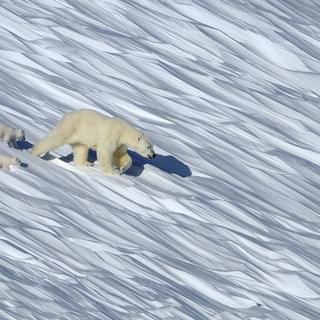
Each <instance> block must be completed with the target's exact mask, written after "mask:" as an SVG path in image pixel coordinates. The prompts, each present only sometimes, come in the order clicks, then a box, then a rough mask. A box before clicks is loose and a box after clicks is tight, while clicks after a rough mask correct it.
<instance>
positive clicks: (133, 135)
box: [126, 128, 156, 159]
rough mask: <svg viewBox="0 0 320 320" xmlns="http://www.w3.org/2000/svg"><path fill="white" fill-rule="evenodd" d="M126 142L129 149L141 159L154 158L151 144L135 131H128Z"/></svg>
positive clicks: (140, 133)
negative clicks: (141, 157)
mask: <svg viewBox="0 0 320 320" xmlns="http://www.w3.org/2000/svg"><path fill="white" fill-rule="evenodd" d="M126 142H127V143H126V144H127V146H128V147H129V148H130V149H133V150H134V151H136V152H137V153H139V154H140V155H141V156H143V157H148V158H149V159H153V158H154V157H155V156H156V154H155V152H154V149H153V145H152V143H151V142H150V141H149V140H148V139H147V137H146V136H145V135H144V134H143V133H142V132H140V131H139V130H137V129H134V128H131V130H129V132H128V135H127V141H126Z"/></svg>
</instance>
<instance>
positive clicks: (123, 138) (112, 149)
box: [32, 109, 155, 175]
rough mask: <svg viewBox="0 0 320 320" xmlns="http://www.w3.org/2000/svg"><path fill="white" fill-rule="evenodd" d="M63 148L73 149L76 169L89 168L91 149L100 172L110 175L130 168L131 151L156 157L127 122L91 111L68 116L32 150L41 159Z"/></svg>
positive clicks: (151, 148) (150, 147) (142, 138)
mask: <svg viewBox="0 0 320 320" xmlns="http://www.w3.org/2000/svg"><path fill="white" fill-rule="evenodd" d="M63 144H70V145H71V147H72V149H73V156H74V164H75V165H76V166H86V165H87V164H88V162H87V159H88V151H89V149H93V150H96V151H97V160H98V161H99V163H100V166H101V170H102V171H103V172H104V173H105V174H107V175H114V174H116V173H118V172H120V173H123V172H124V171H126V170H127V169H129V168H130V166H131V164H132V159H131V157H130V156H129V154H128V153H127V149H128V148H129V149H132V150H134V151H136V152H137V153H139V154H140V155H142V156H143V157H148V158H150V159H152V158H154V157H155V152H154V149H153V146H152V144H151V143H150V141H149V140H148V139H147V138H146V137H145V136H144V134H143V133H141V132H140V131H139V130H137V129H136V128H134V127H132V126H131V125H130V124H129V123H127V122H126V121H124V120H121V119H119V118H110V117H107V116H105V115H103V114H101V113H99V112H96V111H94V110H89V109H82V110H77V111H73V112H69V113H66V114H65V115H64V117H63V118H62V120H61V121H60V122H58V124H57V125H56V127H55V128H53V129H52V131H51V132H50V133H49V134H48V135H47V136H46V137H45V138H43V139H42V140H40V141H39V142H38V143H36V144H35V145H34V146H33V148H32V154H33V155H35V156H40V155H41V154H43V153H46V152H48V151H50V150H53V149H56V148H58V147H60V146H61V145H63ZM114 167H116V168H114Z"/></svg>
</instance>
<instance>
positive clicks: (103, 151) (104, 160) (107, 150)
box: [97, 144, 119, 176]
mask: <svg viewBox="0 0 320 320" xmlns="http://www.w3.org/2000/svg"><path fill="white" fill-rule="evenodd" d="M115 149H116V147H115V146H114V145H112V146H106V145H105V144H102V145H101V144H99V145H98V146H97V159H98V161H99V163H100V166H101V170H102V172H103V173H105V174H107V175H109V176H113V175H116V174H118V173H119V171H118V170H116V169H114V168H113V167H112V155H113V153H114V151H115Z"/></svg>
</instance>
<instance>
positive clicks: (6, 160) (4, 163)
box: [0, 154, 21, 171]
mask: <svg viewBox="0 0 320 320" xmlns="http://www.w3.org/2000/svg"><path fill="white" fill-rule="evenodd" d="M20 164H21V161H20V160H19V159H18V158H16V157H11V156H7V155H4V154H0V169H3V170H5V171H9V170H10V166H11V165H13V166H15V165H20Z"/></svg>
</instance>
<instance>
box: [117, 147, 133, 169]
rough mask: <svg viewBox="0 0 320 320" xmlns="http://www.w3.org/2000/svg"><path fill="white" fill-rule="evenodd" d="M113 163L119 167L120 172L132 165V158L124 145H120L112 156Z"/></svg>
mask: <svg viewBox="0 0 320 320" xmlns="http://www.w3.org/2000/svg"><path fill="white" fill-rule="evenodd" d="M112 162H113V165H114V166H115V167H116V168H118V169H119V172H120V174H122V173H124V172H125V171H127V170H128V169H129V168H130V167H131V165H132V159H131V157H130V156H129V155H128V152H127V147H126V146H125V145H122V146H120V147H119V148H118V149H117V150H116V151H115V152H114V153H113V156H112Z"/></svg>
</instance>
